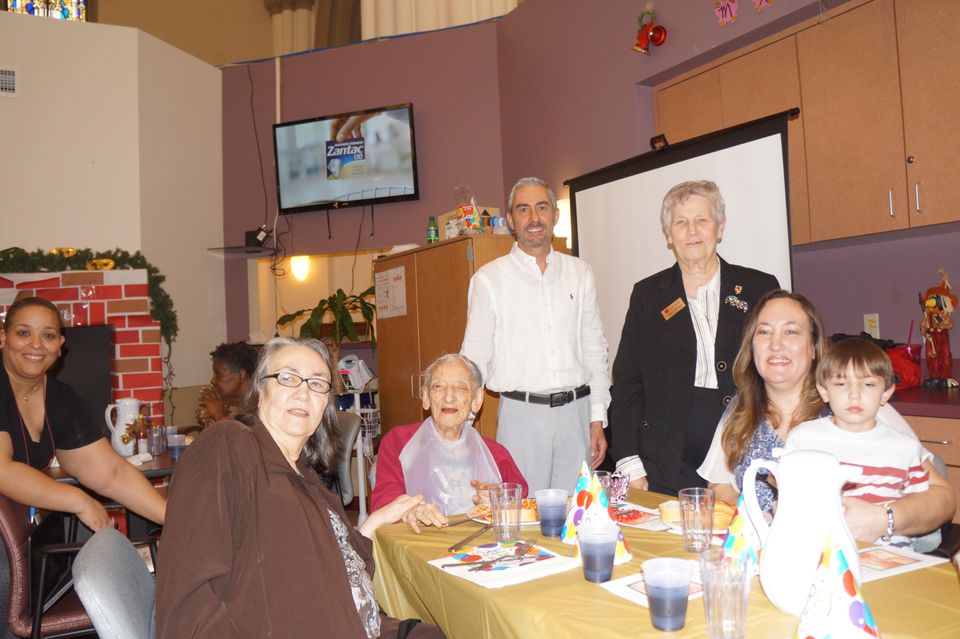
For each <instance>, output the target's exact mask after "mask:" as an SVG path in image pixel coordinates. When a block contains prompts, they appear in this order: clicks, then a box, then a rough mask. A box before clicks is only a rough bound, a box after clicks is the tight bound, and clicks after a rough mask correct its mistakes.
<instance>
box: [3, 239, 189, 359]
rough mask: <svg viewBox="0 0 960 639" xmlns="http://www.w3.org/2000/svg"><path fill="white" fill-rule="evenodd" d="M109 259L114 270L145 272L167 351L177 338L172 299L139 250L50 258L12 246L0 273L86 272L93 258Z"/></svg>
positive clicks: (82, 251) (84, 252)
mask: <svg viewBox="0 0 960 639" xmlns="http://www.w3.org/2000/svg"><path fill="white" fill-rule="evenodd" d="M103 258H107V259H111V260H113V264H114V266H113V268H114V269H146V271H147V287H148V289H149V294H150V317H152V318H153V319H155V320H156V321H158V322H160V335H162V336H163V341H164V342H166V344H167V348H168V349H169V348H170V346H171V344H172V343H173V341H174V340H175V339H176V338H177V334H178V333H179V332H180V329H179V328H178V327H177V312H176V311H175V310H173V300H172V299H170V295H169V294H168V293H167V292H166V291H165V290H163V286H161V284H163V281H164V280H166V279H167V278H166V277H164V276H163V275H161V274H160V270H159V269H158V268H157V267H156V266H154V265H153V264H151V263H150V262H148V261H147V258H145V257H144V256H143V255H141V254H140V251H137V252H136V253H134V254H132V255H131V254H130V253H128V252H127V251H123V250H121V249H115V250H113V251H97V252H94V251H92V250H90V249H78V250H77V252H76V254H74V255H71V256H70V257H64V256H63V255H60V254H57V255H52V254H50V253H48V252H44V251H43V250H41V249H37V250H35V251H33V252H32V253H28V252H26V251H25V250H23V249H22V248H19V247H13V248H8V249H4V250H2V251H0V273H57V272H59V271H86V270H87V262H89V261H90V260H96V259H103Z"/></svg>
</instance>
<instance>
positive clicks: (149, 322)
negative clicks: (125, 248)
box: [0, 269, 163, 423]
mask: <svg viewBox="0 0 960 639" xmlns="http://www.w3.org/2000/svg"><path fill="white" fill-rule="evenodd" d="M33 295H35V296H37V297H42V298H44V299H47V300H50V301H51V302H53V303H54V304H56V305H57V308H59V309H60V314H61V316H62V317H63V323H64V325H66V326H102V325H104V324H112V325H113V327H114V333H113V340H114V354H113V364H112V375H111V377H112V378H113V399H114V401H116V400H117V399H123V398H126V397H135V398H136V399H139V400H140V402H141V403H142V404H145V405H146V406H147V407H149V415H150V416H151V417H152V418H153V420H154V423H163V365H162V362H161V358H160V343H161V338H160V324H159V322H157V321H155V320H154V319H153V318H152V317H150V298H149V295H148V289H147V271H146V270H144V269H131V270H115V271H64V272H61V273H3V274H0V312H2V313H6V310H7V308H8V307H9V306H10V304H12V303H13V302H14V301H15V300H16V299H17V298H18V297H21V296H33ZM144 412H146V410H145V411H144Z"/></svg>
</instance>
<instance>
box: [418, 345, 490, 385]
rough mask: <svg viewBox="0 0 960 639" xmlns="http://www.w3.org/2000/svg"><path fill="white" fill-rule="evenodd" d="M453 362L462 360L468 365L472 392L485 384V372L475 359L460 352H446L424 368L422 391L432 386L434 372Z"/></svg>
mask: <svg viewBox="0 0 960 639" xmlns="http://www.w3.org/2000/svg"><path fill="white" fill-rule="evenodd" d="M451 362H460V363H461V364H463V365H464V367H466V369H467V372H468V373H470V386H471V389H470V390H471V391H472V392H474V393H475V392H477V391H478V390H479V389H480V388H481V387H482V386H483V374H481V373H480V368H479V367H478V366H477V365H476V364H474V363H473V360H471V359H470V358H469V357H467V356H466V355H461V354H460V353H446V354H444V355H440V356H439V357H437V359H435V360H433V361H432V362H430V365H429V366H427V367H426V369H424V371H423V373H422V374H421V375H420V392H421V393H422V392H423V391H425V390H427V389H428V388H430V382H432V381H433V374H434V373H435V372H436V371H437V368H439V367H440V366H443V365H444V364H449V363H451Z"/></svg>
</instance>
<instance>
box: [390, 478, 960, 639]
mask: <svg viewBox="0 0 960 639" xmlns="http://www.w3.org/2000/svg"><path fill="white" fill-rule="evenodd" d="M664 499H667V498H666V497H664V496H663V495H656V494H654V493H645V492H640V491H631V494H630V496H629V501H631V502H633V503H635V504H639V505H643V506H651V507H655V506H656V505H657V504H658V503H659V502H661V501H663V500H664ZM478 527H479V524H476V525H474V524H472V523H467V524H464V525H462V526H457V527H455V528H450V529H446V530H437V529H425V530H424V531H423V532H422V533H421V534H420V535H416V534H414V533H413V532H412V531H411V530H410V529H409V527H408V526H407V525H406V524H395V525H393V526H383V527H381V528H380V529H378V530H377V533H376V535H375V539H374V555H375V557H376V562H377V571H376V575H375V577H374V585H375V587H376V592H377V599H378V601H379V602H380V604H381V606H382V607H383V608H384V610H385V611H386V612H387V613H388V614H390V615H391V616H394V617H399V618H400V619H404V618H408V617H419V618H421V619H423V620H424V621H428V622H431V623H436V624H437V625H439V626H440V627H441V628H442V629H443V630H444V632H445V633H446V635H447V636H448V637H451V639H471V638H474V637H490V638H497V639H506V638H509V637H517V638H523V639H528V638H530V637H551V638H555V637H605V638H612V637H657V638H658V639H665V638H667V637H671V636H676V637H680V636H682V637H684V638H687V637H706V626H705V623H704V614H703V603H702V601H703V600H702V599H694V600H693V601H691V602H690V607H689V609H688V612H687V623H686V627H685V628H684V629H683V630H682V631H680V632H678V633H675V634H672V635H671V634H665V633H662V632H660V631H658V630H654V628H653V626H651V624H650V614H649V612H648V610H647V609H646V608H644V607H642V606H639V605H636V604H634V603H631V602H629V601H627V600H625V599H621V598H620V597H617V596H615V595H612V594H610V593H608V592H607V591H606V590H605V589H603V588H602V587H600V586H598V585H596V584H591V583H589V582H587V581H585V580H584V579H583V574H582V571H581V570H580V569H579V568H577V569H574V570H571V571H568V572H565V573H562V574H559V575H554V576H552V577H546V578H543V579H539V580H536V581H532V582H528V583H525V584H519V585H516V586H509V587H506V588H501V589H497V590H488V589H486V588H482V587H480V586H477V585H475V584H473V583H470V582H468V581H466V580H464V579H460V578H458V577H456V576H455V575H452V574H449V573H445V572H443V571H441V570H438V569H437V568H434V567H433V566H430V565H428V564H427V563H426V562H427V561H429V560H432V559H437V558H439V557H443V556H445V555H446V554H447V553H446V548H447V547H448V546H450V545H452V544H453V543H454V542H456V541H458V540H460V539H462V538H463V537H465V536H466V535H467V534H469V533H470V532H471V531H472V530H476V529H477V528H478ZM526 531H527V532H528V533H529V537H531V538H532V537H535V538H536V539H537V543H540V544H541V545H543V546H544V547H546V548H549V549H551V550H554V551H557V552H561V553H564V554H570V552H571V548H572V547H571V546H569V545H565V544H562V543H560V542H559V541H556V540H544V539H543V538H542V537H540V530H539V528H534V527H531V528H528V529H526ZM623 532H624V536H625V537H626V539H627V543H628V544H629V545H630V550H631V551H632V552H633V560H632V561H631V562H629V563H628V564H625V565H622V566H616V567H615V568H614V571H613V578H614V579H616V578H618V577H624V576H626V575H629V574H634V573H636V572H639V570H640V563H641V562H642V561H644V560H646V559H648V558H650V557H654V556H676V557H688V558H690V559H693V558H695V555H693V554H691V553H685V552H683V549H682V543H681V538H680V537H679V536H678V535H674V534H670V533H668V532H656V533H655V532H647V531H643V530H639V529H636V528H627V527H623ZM492 535H493V533H492V532H491V533H486V534H485V535H484V536H482V537H481V538H480V539H481V540H483V541H491V540H492V538H493V537H492ZM525 536H526V535H525ZM863 592H864V597H865V599H866V601H867V604H868V605H869V606H870V609H871V611H872V612H873V615H874V618H875V619H876V621H877V626H878V629H879V631H880V633H881V635H882V636H883V637H884V638H885V639H904V638H907V637H925V638H926V637H938V638H939V637H942V638H943V639H947V638H950V639H955V638H956V637H960V581H958V578H957V570H956V568H955V567H954V566H953V565H952V564H950V563H946V564H942V565H939V566H935V567H932V568H927V569H924V570H919V571H914V572H911V573H907V574H904V575H898V576H895V577H888V578H886V579H881V580H878V581H874V582H870V583H867V584H865V585H864V587H863ZM796 626H797V619H796V618H795V617H792V616H790V615H788V614H786V613H783V612H780V611H779V610H777V609H776V608H774V607H773V605H772V604H770V603H769V602H768V601H767V598H766V596H765V595H764V594H763V590H762V588H761V586H760V582H759V579H756V578H755V579H754V580H753V584H752V586H751V592H750V614H749V629H748V636H749V637H751V638H754V639H759V638H767V637H771V638H774V637H776V638H779V637H783V638H787V639H789V637H792V636H793V634H794V631H795V630H796Z"/></svg>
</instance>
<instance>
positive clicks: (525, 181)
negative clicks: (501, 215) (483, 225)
mask: <svg viewBox="0 0 960 639" xmlns="http://www.w3.org/2000/svg"><path fill="white" fill-rule="evenodd" d="M525 186H542V187H543V188H545V189H546V190H547V195H549V196H550V205H551V206H552V207H553V210H554V211H556V210H557V194H556V193H554V192H553V189H552V188H550V185H549V184H547V183H546V182H544V181H543V180H541V179H540V178H537V177H525V178H520V179H519V180H517V183H516V184H514V185H513V188H512V189H510V200H509V201H508V202H507V211H510V212H512V211H513V198H514V196H515V195H516V194H517V190H518V189H522V188H523V187H525Z"/></svg>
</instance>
